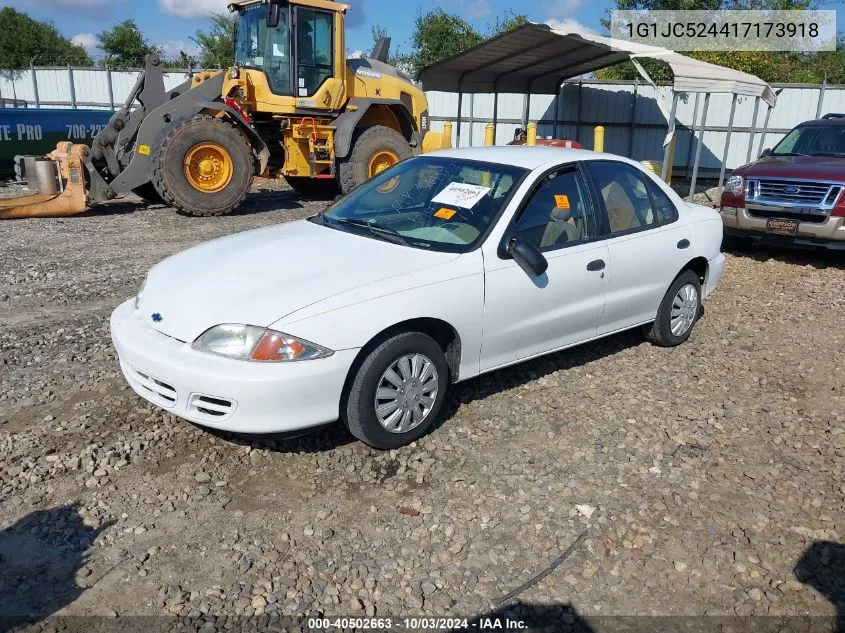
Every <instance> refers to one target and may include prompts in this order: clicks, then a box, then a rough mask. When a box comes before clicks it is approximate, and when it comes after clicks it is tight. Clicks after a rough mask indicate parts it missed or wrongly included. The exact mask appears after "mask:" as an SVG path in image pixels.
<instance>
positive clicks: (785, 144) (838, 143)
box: [772, 125, 845, 156]
mask: <svg viewBox="0 0 845 633" xmlns="http://www.w3.org/2000/svg"><path fill="white" fill-rule="evenodd" d="M772 154H774V155H775V156H796V155H799V156H845V125H802V126H800V127H797V128H795V129H794V130H792V131H791V132H790V133H789V134H787V135H786V136H785V137H784V138H783V140H782V141H781V142H780V143H778V144H777V146H776V147H775V148H774V149H773V150H772Z"/></svg>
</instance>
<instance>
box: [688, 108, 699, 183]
mask: <svg viewBox="0 0 845 633" xmlns="http://www.w3.org/2000/svg"><path fill="white" fill-rule="evenodd" d="M700 105H701V93H700V92H696V93H695V107H693V109H692V125H690V131H689V144H688V145H687V163H686V165H685V166H684V177H686V178H689V174H690V171H689V166H690V165H691V164H692V149H693V146H694V145H695V122H696V121H698V106H700Z"/></svg>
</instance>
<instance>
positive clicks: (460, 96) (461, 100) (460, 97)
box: [455, 92, 464, 147]
mask: <svg viewBox="0 0 845 633" xmlns="http://www.w3.org/2000/svg"><path fill="white" fill-rule="evenodd" d="M463 105H464V93H463V92H458V122H457V124H458V131H457V137H456V139H455V147H460V146H461V118H462V117H463Z"/></svg>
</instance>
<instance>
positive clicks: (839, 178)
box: [734, 156, 845, 182]
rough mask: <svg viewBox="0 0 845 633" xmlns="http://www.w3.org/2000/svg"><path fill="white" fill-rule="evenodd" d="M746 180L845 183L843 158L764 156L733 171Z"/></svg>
mask: <svg viewBox="0 0 845 633" xmlns="http://www.w3.org/2000/svg"><path fill="white" fill-rule="evenodd" d="M734 173H735V174H738V175H741V176H745V177H746V178H755V177H759V178H801V179H806V180H832V181H836V182H843V181H845V158H836V157H834V156H764V157H762V158H761V159H760V160H758V161H756V162H753V163H751V164H750V165H744V166H743V167H740V168H739V169H736V170H734Z"/></svg>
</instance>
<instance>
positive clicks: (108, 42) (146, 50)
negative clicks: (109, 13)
mask: <svg viewBox="0 0 845 633" xmlns="http://www.w3.org/2000/svg"><path fill="white" fill-rule="evenodd" d="M97 39H98V40H99V41H100V48H101V49H102V50H103V52H104V53H105V54H106V58H105V59H104V60H103V62H102V63H103V65H107V66H109V67H110V68H132V67H140V66H143V65H144V58H145V57H146V56H147V55H161V54H162V53H163V51H162V49H161V47H159V46H154V45H152V44H150V43H149V42H147V39H146V38H145V37H144V34H143V33H142V32H141V29H139V28H138V25H137V24H135V20H131V19H130V20H125V21H123V22H121V23H120V24H115V25H114V26H113V27H112V28H111V29H110V30H108V31H103V32H102V33H100V34H98V35H97Z"/></svg>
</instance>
